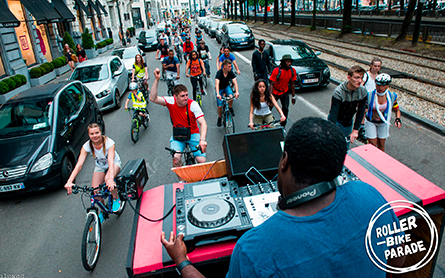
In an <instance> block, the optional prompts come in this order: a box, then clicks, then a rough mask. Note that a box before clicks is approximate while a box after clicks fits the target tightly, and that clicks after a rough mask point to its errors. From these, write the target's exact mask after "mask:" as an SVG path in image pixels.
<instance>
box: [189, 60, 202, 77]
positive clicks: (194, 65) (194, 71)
mask: <svg viewBox="0 0 445 278" xmlns="http://www.w3.org/2000/svg"><path fill="white" fill-rule="evenodd" d="M187 66H188V67H189V68H190V75H191V76H198V75H200V74H202V65H201V60H200V59H196V60H192V59H189V60H188V61H187Z"/></svg>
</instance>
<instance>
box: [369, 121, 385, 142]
mask: <svg viewBox="0 0 445 278" xmlns="http://www.w3.org/2000/svg"><path fill="white" fill-rule="evenodd" d="M365 132H366V137H368V139H375V138H379V139H386V138H388V137H389V125H387V124H385V123H379V124H377V123H373V122H370V121H368V120H365Z"/></svg>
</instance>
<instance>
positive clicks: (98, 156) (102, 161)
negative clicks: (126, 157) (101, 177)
mask: <svg viewBox="0 0 445 278" xmlns="http://www.w3.org/2000/svg"><path fill="white" fill-rule="evenodd" d="M113 145H114V141H113V140H112V139H110V138H108V137H106V140H105V155H104V151H103V148H104V146H102V148H100V150H97V149H96V148H94V146H93V149H94V156H95V158H94V160H95V164H96V166H97V167H100V168H102V169H108V150H109V149H110V148H111V147H112V146H113ZM82 148H83V149H84V150H85V151H86V152H87V153H89V154H92V152H91V148H90V141H87V142H86V143H85V144H83V146H82ZM120 162H121V158H120V157H119V155H118V154H117V152H116V150H114V164H120Z"/></svg>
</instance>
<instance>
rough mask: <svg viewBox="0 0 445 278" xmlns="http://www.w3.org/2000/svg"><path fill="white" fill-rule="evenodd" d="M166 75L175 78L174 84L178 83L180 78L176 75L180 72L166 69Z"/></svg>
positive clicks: (168, 77)
mask: <svg viewBox="0 0 445 278" xmlns="http://www.w3.org/2000/svg"><path fill="white" fill-rule="evenodd" d="M165 76H166V78H167V79H173V84H175V86H176V85H178V79H176V77H177V76H178V73H177V72H175V71H170V70H166V71H165Z"/></svg>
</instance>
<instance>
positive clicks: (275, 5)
mask: <svg viewBox="0 0 445 278" xmlns="http://www.w3.org/2000/svg"><path fill="white" fill-rule="evenodd" d="M266 1H267V0H266ZM278 10H279V5H278V0H274V1H273V24H278Z"/></svg>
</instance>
